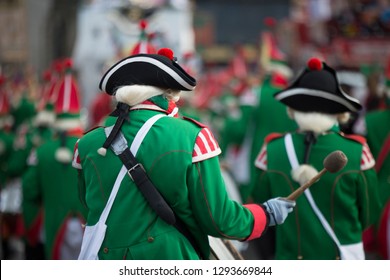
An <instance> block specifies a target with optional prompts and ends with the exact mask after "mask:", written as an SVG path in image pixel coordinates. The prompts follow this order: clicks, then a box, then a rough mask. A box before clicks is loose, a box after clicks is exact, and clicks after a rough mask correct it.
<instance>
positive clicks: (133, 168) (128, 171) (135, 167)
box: [127, 163, 145, 182]
mask: <svg viewBox="0 0 390 280" xmlns="http://www.w3.org/2000/svg"><path fill="white" fill-rule="evenodd" d="M138 167H140V168H142V170H143V171H144V172H145V168H144V167H143V165H142V164H141V163H137V164H136V165H134V166H133V167H132V168H130V169H129V170H127V174H129V176H130V178H131V180H132V181H133V182H134V178H133V176H131V172H132V171H134V170H135V169H137V168H138Z"/></svg>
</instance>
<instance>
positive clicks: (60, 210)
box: [22, 133, 86, 259]
mask: <svg viewBox="0 0 390 280" xmlns="http://www.w3.org/2000/svg"><path fill="white" fill-rule="evenodd" d="M80 135H81V134H80V133H77V134H72V133H68V135H67V137H66V143H65V147H67V149H69V150H70V153H71V154H70V156H72V151H73V148H74V145H75V143H76V141H77V140H78V138H79V137H80ZM60 146H61V141H60V139H59V138H58V137H57V138H55V139H53V140H49V141H47V142H45V143H44V144H43V145H42V146H40V147H38V148H37V149H36V150H34V151H33V152H32V153H31V155H30V157H29V160H28V164H29V168H28V170H27V171H26V173H25V175H24V176H23V205H22V206H23V217H24V222H25V227H26V231H27V232H30V233H32V232H34V230H33V229H32V228H33V227H37V226H38V221H37V220H36V219H37V218H39V217H40V215H38V213H39V211H40V207H41V206H43V213H44V217H43V219H44V220H43V223H44V231H45V244H44V245H45V255H46V258H47V259H60V248H61V245H62V242H63V238H64V232H65V230H66V222H67V220H68V219H69V218H73V217H78V218H79V220H80V224H81V223H83V222H85V216H86V208H85V207H84V206H83V205H82V204H81V202H80V198H79V194H78V188H77V184H78V177H77V171H76V170H75V169H74V168H73V167H72V165H71V162H69V163H61V162H59V161H58V160H57V159H56V157H55V153H56V151H57V149H58V148H59V147H60Z"/></svg>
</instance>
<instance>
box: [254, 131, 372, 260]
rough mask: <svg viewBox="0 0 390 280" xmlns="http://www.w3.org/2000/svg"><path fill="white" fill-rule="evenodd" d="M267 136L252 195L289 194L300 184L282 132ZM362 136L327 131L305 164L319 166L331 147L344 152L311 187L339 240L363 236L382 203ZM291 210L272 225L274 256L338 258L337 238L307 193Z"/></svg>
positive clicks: (298, 137)
mask: <svg viewBox="0 0 390 280" xmlns="http://www.w3.org/2000/svg"><path fill="white" fill-rule="evenodd" d="M281 136H283V135H279V136H269V137H268V139H267V140H266V141H265V144H264V146H263V148H262V150H261V151H260V153H259V155H258V157H257V159H256V163H255V165H256V167H258V168H259V169H258V173H257V176H258V177H257V181H256V183H255V187H254V194H255V199H256V201H263V200H266V199H268V198H271V197H277V196H280V197H287V196H288V195H289V194H290V193H292V192H293V191H294V190H295V189H297V188H298V187H299V184H298V183H296V182H295V181H293V179H292V177H291V165H290V162H289V160H288V157H287V152H286V148H285V144H284V137H281ZM304 137H305V136H304V134H302V133H293V134H292V141H293V144H294V147H295V151H296V154H297V158H298V161H299V162H300V163H301V164H302V161H303V157H304ZM363 140H364V139H362V137H355V136H353V137H344V136H342V135H341V134H340V133H337V132H332V131H329V132H328V133H325V134H323V135H320V136H319V137H318V139H317V142H316V143H315V145H314V146H313V147H312V150H311V154H310V159H309V164H310V165H312V166H313V167H314V168H316V169H317V170H318V171H320V170H321V169H322V168H323V159H324V158H325V157H326V156H327V155H328V154H329V153H330V152H333V151H335V150H341V151H343V152H344V153H345V155H346V156H347V158H348V163H347V165H346V166H345V168H344V169H343V170H341V171H339V172H337V173H330V172H327V173H325V175H323V176H322V177H321V179H320V180H319V181H318V182H317V183H315V184H313V185H312V186H311V187H310V192H311V194H312V196H313V198H314V201H315V202H316V204H317V206H318V208H319V209H320V210H321V212H322V214H323V215H324V217H325V218H326V220H327V221H328V223H329V224H330V226H331V227H332V229H333V231H334V232H335V234H336V236H337V238H338V240H339V241H340V243H341V244H342V245H346V244H356V243H360V242H361V241H362V232H363V230H364V229H365V228H367V227H368V226H369V225H371V224H372V222H373V220H374V219H375V217H376V216H377V215H378V209H379V207H380V203H379V197H378V192H377V191H378V190H377V177H376V173H375V170H374V169H373V166H374V160H373V158H372V155H371V153H370V150H369V148H368V146H367V145H366V144H365V143H364V141H363ZM296 202H297V205H296V207H295V210H294V213H293V214H292V215H289V216H288V217H287V219H286V221H285V222H284V224H283V225H280V226H278V227H277V228H276V253H275V254H276V256H275V257H276V259H292V260H293V259H306V260H307V259H329V260H332V259H333V260H334V259H339V258H340V253H339V251H338V248H337V246H336V244H335V243H334V242H333V240H332V239H331V237H330V236H329V235H328V234H327V233H326V231H325V230H324V228H323V226H322V225H321V223H320V221H319V219H318V218H317V216H316V215H315V213H314V211H313V210H312V208H311V206H310V204H309V203H308V200H307V199H306V197H305V195H301V196H300V197H298V199H297V201H296Z"/></svg>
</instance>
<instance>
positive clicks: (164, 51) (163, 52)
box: [157, 48, 174, 60]
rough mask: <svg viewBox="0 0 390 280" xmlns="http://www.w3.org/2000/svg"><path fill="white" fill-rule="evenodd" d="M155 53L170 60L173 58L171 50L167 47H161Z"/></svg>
mask: <svg viewBox="0 0 390 280" xmlns="http://www.w3.org/2000/svg"><path fill="white" fill-rule="evenodd" d="M157 54H159V55H163V56H165V57H167V58H169V59H170V60H173V58H174V57H173V51H172V50H171V49H169V48H162V49H159V50H158V52H157Z"/></svg>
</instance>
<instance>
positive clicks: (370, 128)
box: [366, 109, 390, 204]
mask: <svg viewBox="0 0 390 280" xmlns="http://www.w3.org/2000/svg"><path fill="white" fill-rule="evenodd" d="M389 124H390V109H387V110H381V111H371V112H368V113H367V114H366V125H367V136H366V137H367V143H368V145H369V147H370V149H371V152H372V154H373V156H374V158H375V159H377V158H378V155H379V152H380V150H381V148H382V146H383V143H384V141H385V140H386V137H388V135H390V125H389ZM378 180H379V194H380V198H381V200H382V202H383V204H385V203H386V202H387V201H388V200H389V199H390V154H389V155H387V158H386V160H385V161H384V162H383V165H382V167H381V169H380V170H379V172H378Z"/></svg>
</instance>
